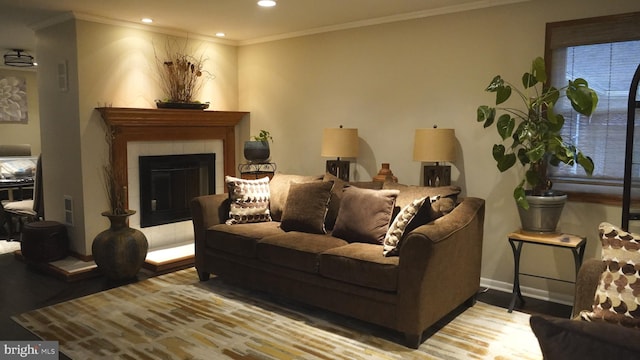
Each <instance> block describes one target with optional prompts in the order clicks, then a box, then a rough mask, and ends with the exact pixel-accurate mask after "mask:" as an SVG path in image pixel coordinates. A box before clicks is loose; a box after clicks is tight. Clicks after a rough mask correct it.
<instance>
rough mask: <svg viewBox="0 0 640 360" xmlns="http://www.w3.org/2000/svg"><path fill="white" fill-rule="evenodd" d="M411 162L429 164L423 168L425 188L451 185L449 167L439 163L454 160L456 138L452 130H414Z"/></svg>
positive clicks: (434, 128)
mask: <svg viewBox="0 0 640 360" xmlns="http://www.w3.org/2000/svg"><path fill="white" fill-rule="evenodd" d="M413 160H414V161H421V162H431V163H435V165H425V166H424V185H425V186H434V187H435V186H445V185H451V166H448V165H440V162H444V161H449V162H453V161H455V160H456V136H455V131H454V129H440V128H437V127H435V126H434V127H433V128H432V129H416V134H415V139H414V143H413Z"/></svg>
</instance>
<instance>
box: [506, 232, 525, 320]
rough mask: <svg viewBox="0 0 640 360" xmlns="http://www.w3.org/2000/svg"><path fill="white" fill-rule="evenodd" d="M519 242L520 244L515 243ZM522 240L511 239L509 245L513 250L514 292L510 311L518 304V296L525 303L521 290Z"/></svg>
mask: <svg viewBox="0 0 640 360" xmlns="http://www.w3.org/2000/svg"><path fill="white" fill-rule="evenodd" d="M514 242H517V243H518V244H517V245H516V244H514ZM522 244H523V242H522V241H518V240H513V239H509V245H511V250H512V251H513V262H514V266H513V292H512V294H511V303H510V304H509V312H513V308H514V307H515V306H516V298H519V299H520V301H521V302H522V303H523V304H524V298H523V297H522V293H521V292H520V253H521V252H522Z"/></svg>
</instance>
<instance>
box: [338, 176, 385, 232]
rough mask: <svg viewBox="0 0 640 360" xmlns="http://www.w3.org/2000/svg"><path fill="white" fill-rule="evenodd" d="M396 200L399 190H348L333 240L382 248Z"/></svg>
mask: <svg viewBox="0 0 640 360" xmlns="http://www.w3.org/2000/svg"><path fill="white" fill-rule="evenodd" d="M396 196H398V191H397V190H371V189H361V188H358V187H355V186H350V187H348V188H345V189H344V193H343V194H342V200H341V201H340V210H339V211H338V218H337V219H336V225H335V226H334V228H333V233H332V234H333V236H336V237H339V238H341V239H344V240H347V241H348V242H365V243H374V244H382V241H383V240H384V236H385V235H386V233H387V230H388V229H389V223H390V222H391V215H392V213H393V206H394V204H395V200H396Z"/></svg>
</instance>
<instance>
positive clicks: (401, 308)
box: [191, 174, 484, 348]
mask: <svg viewBox="0 0 640 360" xmlns="http://www.w3.org/2000/svg"><path fill="white" fill-rule="evenodd" d="M322 179H323V177H303V176H297V175H283V174H276V175H275V177H274V178H273V179H272V180H271V182H270V184H269V188H270V197H271V203H270V207H271V215H272V217H273V221H268V222H257V223H245V224H233V225H228V224H226V223H225V221H226V220H227V219H228V218H229V208H230V200H229V196H228V195H227V194H216V195H208V196H201V197H198V198H195V199H193V200H192V202H191V212H192V216H193V226H194V231H195V266H196V269H197V271H198V275H199V277H200V280H202V281H206V280H207V279H209V274H215V275H216V276H219V277H221V278H222V279H223V280H225V281H228V282H230V283H234V284H238V285H241V286H243V287H248V288H251V289H256V290H260V291H265V292H269V293H272V294H276V295H279V296H284V297H288V298H291V299H294V300H297V301H301V302H304V303H307V304H310V305H314V306H318V307H320V308H324V309H327V310H330V311H333V312H336V313H340V314H343V315H347V316H351V317H354V318H357V319H361V320H364V321H367V322H370V323H374V324H377V325H381V326H384V327H387V328H390V329H393V330H397V331H399V332H401V333H403V334H404V335H405V337H406V343H407V346H410V347H414V348H417V347H418V346H419V345H420V343H421V336H422V333H423V331H424V330H425V329H427V328H428V327H429V326H431V325H432V324H434V323H435V322H436V321H438V320H439V319H441V318H442V317H444V316H445V315H447V314H448V313H449V312H451V311H452V310H454V309H455V308H456V307H458V306H459V305H461V304H463V303H465V302H466V303H467V304H468V305H472V304H473V303H474V302H475V295H476V293H477V291H478V288H479V283H480V266H481V257H482V238H483V224H484V200H482V199H479V198H473V197H467V198H464V199H457V193H458V191H459V189H456V188H454V187H441V188H425V187H417V186H405V185H399V184H384V186H382V185H381V184H380V183H373V182H372V183H357V184H355V183H353V184H351V185H350V186H357V187H359V188H360V187H369V188H376V187H377V188H380V187H384V188H385V189H387V190H389V189H391V191H395V192H396V193H398V195H397V198H396V200H395V202H396V211H397V210H398V209H399V208H401V207H404V206H405V205H407V204H408V203H410V202H411V201H412V200H413V199H415V198H416V197H418V196H425V195H429V196H433V195H441V196H442V199H443V200H444V199H448V200H449V201H450V203H451V204H453V203H454V202H456V201H457V205H456V206H455V207H453V209H450V208H449V209H445V208H446V204H447V203H446V202H440V201H438V202H436V203H433V204H431V206H429V205H425V206H423V209H424V208H426V210H425V211H426V213H427V214H428V216H426V217H425V216H424V215H421V216H416V218H415V219H414V220H413V221H412V222H411V223H410V224H411V229H412V230H410V231H406V232H405V234H404V235H403V236H402V240H401V243H400V245H399V255H398V256H388V257H385V256H384V255H383V250H382V249H383V245H381V244H378V243H365V242H358V241H348V240H345V239H343V238H339V237H335V236H332V235H331V231H330V229H331V228H332V227H333V225H334V223H336V221H337V222H340V221H343V222H344V220H345V219H344V218H343V219H342V220H341V219H339V218H338V219H336V217H339V216H340V211H341V210H342V209H343V207H344V206H345V200H344V199H342V198H341V197H342V189H343V188H348V187H349V184H345V183H343V182H341V181H339V180H337V179H335V178H332V177H328V176H325V177H324V180H325V181H326V180H331V181H334V182H335V184H334V186H333V188H332V192H331V196H330V201H329V202H328V211H327V215H326V219H325V220H324V223H325V224H326V225H327V228H328V229H329V230H328V233H327V234H322V233H309V232H302V231H284V230H283V229H282V227H281V222H280V221H279V220H282V217H283V212H286V211H287V209H286V205H287V201H290V202H291V203H294V201H293V200H291V198H289V199H288V200H287V196H288V191H289V187H290V184H291V183H292V182H303V181H311V180H315V181H320V180H322ZM341 202H342V206H343V207H340V205H341ZM298 203H300V202H299V201H298ZM443 204H444V205H443ZM362 206H364V207H366V206H367V205H366V204H364V203H363V204H362ZM443 209H444V210H443ZM342 211H343V217H344V212H345V210H342ZM420 211H421V212H422V211H423V210H422V209H421V210H420ZM449 211H450V212H449ZM445 213H446V214H445ZM347 220H348V219H347ZM336 227H337V225H336ZM407 230H409V227H407Z"/></svg>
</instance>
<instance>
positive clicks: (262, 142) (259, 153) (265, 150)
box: [244, 130, 273, 163]
mask: <svg viewBox="0 0 640 360" xmlns="http://www.w3.org/2000/svg"><path fill="white" fill-rule="evenodd" d="M251 139H252V140H249V141H245V142H244V157H245V159H247V160H248V161H249V162H252V163H264V162H267V161H269V158H270V157H271V149H270V148H269V141H271V142H273V137H272V136H271V134H270V133H269V132H268V131H267V130H260V133H259V134H258V135H254V136H252V137H251Z"/></svg>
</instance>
